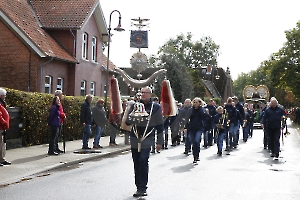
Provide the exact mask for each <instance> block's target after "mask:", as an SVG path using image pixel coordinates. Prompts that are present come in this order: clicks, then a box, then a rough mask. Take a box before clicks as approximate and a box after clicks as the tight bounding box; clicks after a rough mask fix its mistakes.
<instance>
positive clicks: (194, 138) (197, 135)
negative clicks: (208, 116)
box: [188, 130, 203, 158]
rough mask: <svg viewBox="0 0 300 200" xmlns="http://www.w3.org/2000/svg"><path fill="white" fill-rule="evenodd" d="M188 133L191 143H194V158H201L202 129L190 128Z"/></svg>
mask: <svg viewBox="0 0 300 200" xmlns="http://www.w3.org/2000/svg"><path fill="white" fill-rule="evenodd" d="M188 132H189V133H188V135H189V137H190V141H191V144H192V145H193V156H194V158H199V153H200V142H201V135H202V132H203V131H202V130H188Z"/></svg>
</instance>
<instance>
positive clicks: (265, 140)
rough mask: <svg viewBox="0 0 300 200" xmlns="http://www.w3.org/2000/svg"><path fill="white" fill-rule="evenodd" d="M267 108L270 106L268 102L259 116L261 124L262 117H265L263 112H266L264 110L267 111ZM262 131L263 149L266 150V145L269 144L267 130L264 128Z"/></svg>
mask: <svg viewBox="0 0 300 200" xmlns="http://www.w3.org/2000/svg"><path fill="white" fill-rule="evenodd" d="M269 106H270V102H267V104H266V107H265V108H264V109H263V110H262V114H261V122H260V123H261V124H262V123H263V121H262V119H263V117H264V115H265V111H266V109H267V108H268V107H269ZM265 123H266V121H265ZM264 127H267V125H266V124H264ZM263 131H264V149H267V147H268V143H269V134H268V129H266V128H264V129H263Z"/></svg>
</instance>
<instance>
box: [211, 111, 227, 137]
mask: <svg viewBox="0 0 300 200" xmlns="http://www.w3.org/2000/svg"><path fill="white" fill-rule="evenodd" d="M222 115H223V114H219V113H217V114H216V115H215V116H214V117H213V123H214V124H219V122H220V118H221V117H222ZM225 122H226V119H225ZM225 122H224V123H223V124H222V125H223V128H220V129H219V134H220V133H225V128H226V126H225V125H226V123H225Z"/></svg>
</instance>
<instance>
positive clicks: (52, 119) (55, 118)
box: [48, 105, 61, 126]
mask: <svg viewBox="0 0 300 200" xmlns="http://www.w3.org/2000/svg"><path fill="white" fill-rule="evenodd" d="M59 114H60V112H59V105H52V106H51V108H50V113H49V117H48V125H49V126H60V125H61V123H60V117H59Z"/></svg>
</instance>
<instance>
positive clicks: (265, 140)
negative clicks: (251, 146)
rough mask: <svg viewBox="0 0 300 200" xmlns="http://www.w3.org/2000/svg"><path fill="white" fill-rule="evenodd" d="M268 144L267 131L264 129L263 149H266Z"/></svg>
mask: <svg viewBox="0 0 300 200" xmlns="http://www.w3.org/2000/svg"><path fill="white" fill-rule="evenodd" d="M268 143H269V134H268V129H264V147H267V146H268Z"/></svg>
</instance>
